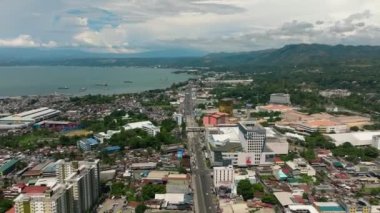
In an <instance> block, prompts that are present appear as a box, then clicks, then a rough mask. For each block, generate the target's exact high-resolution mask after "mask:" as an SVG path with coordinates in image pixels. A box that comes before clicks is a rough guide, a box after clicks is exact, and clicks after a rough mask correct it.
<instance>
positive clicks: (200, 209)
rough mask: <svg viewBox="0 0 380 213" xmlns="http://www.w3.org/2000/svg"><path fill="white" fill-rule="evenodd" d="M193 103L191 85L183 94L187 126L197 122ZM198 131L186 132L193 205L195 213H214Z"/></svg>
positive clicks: (208, 177)
mask: <svg viewBox="0 0 380 213" xmlns="http://www.w3.org/2000/svg"><path fill="white" fill-rule="evenodd" d="M193 109H194V104H193V91H192V86H191V84H189V88H188V90H187V92H186V94H185V100H184V113H185V116H186V117H185V118H186V126H187V127H197V126H198V125H197V122H195V119H194V113H193ZM200 134H201V133H199V132H188V133H187V137H188V143H189V150H190V154H191V165H192V180H193V183H194V184H193V186H194V191H195V193H194V195H195V199H194V206H195V212H197V213H207V212H210V213H214V212H215V213H216V212H217V209H216V205H215V203H214V195H213V183H212V180H211V176H210V170H209V169H208V168H207V165H206V160H205V157H204V155H203V151H202V147H203V146H204V145H203V144H202V140H201V139H200Z"/></svg>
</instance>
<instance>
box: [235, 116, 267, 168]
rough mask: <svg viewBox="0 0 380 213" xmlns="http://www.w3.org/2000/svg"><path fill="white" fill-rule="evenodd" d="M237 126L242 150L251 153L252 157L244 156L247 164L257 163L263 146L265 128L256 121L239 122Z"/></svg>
mask: <svg viewBox="0 0 380 213" xmlns="http://www.w3.org/2000/svg"><path fill="white" fill-rule="evenodd" d="M238 127H239V138H240V141H241V143H242V147H243V150H244V151H245V152H247V153H253V158H251V157H247V158H246V162H247V164H259V162H260V158H261V153H262V152H263V151H264V147H265V140H266V130H265V129H264V128H263V127H262V126H261V125H259V124H258V123H256V122H240V123H239V124H238Z"/></svg>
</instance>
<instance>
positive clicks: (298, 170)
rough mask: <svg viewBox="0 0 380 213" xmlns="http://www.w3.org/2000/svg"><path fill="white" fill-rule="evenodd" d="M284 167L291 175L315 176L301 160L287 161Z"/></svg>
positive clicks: (310, 167) (308, 165) (313, 171)
mask: <svg viewBox="0 0 380 213" xmlns="http://www.w3.org/2000/svg"><path fill="white" fill-rule="evenodd" d="M286 166H287V167H288V168H289V169H290V170H291V172H292V173H293V175H301V174H304V175H307V176H315V175H316V171H315V169H314V168H313V167H312V166H310V164H308V163H307V162H306V160H305V159H303V158H297V159H294V160H293V161H287V162H286Z"/></svg>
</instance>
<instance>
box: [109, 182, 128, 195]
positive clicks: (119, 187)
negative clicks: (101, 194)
mask: <svg viewBox="0 0 380 213" xmlns="http://www.w3.org/2000/svg"><path fill="white" fill-rule="evenodd" d="M126 192H127V187H126V186H125V184H124V183H122V182H115V183H112V186H111V195H114V196H122V195H125V194H126Z"/></svg>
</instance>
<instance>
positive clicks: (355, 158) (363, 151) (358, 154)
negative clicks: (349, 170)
mask: <svg viewBox="0 0 380 213" xmlns="http://www.w3.org/2000/svg"><path fill="white" fill-rule="evenodd" d="M332 152H333V154H334V156H338V157H344V158H345V159H346V160H347V161H350V162H354V163H357V162H359V161H360V160H362V161H371V160H373V159H375V158H377V157H378V156H379V151H378V150H377V149H376V148H374V147H364V148H358V147H355V146H352V145H351V144H350V143H347V142H346V143H344V144H342V145H340V146H338V147H336V148H335V149H333V150H332Z"/></svg>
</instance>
